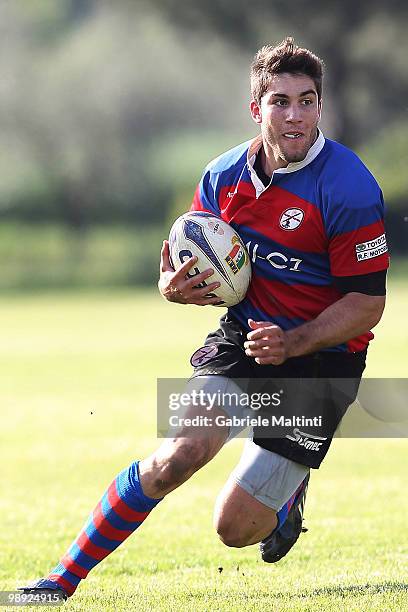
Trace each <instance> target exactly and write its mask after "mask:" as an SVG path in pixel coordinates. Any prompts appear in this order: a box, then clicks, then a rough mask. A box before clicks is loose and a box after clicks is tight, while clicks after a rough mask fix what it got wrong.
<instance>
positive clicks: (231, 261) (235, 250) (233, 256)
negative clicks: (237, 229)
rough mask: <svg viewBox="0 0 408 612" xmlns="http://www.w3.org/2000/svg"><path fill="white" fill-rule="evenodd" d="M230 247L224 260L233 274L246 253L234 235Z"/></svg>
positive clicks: (241, 263)
mask: <svg viewBox="0 0 408 612" xmlns="http://www.w3.org/2000/svg"><path fill="white" fill-rule="evenodd" d="M231 242H232V249H231V251H230V252H229V253H228V255H227V256H226V258H225V261H226V262H227V264H228V265H229V267H230V268H231V270H232V272H233V273H234V274H237V273H238V272H239V271H240V269H241V268H242V266H243V265H244V264H245V261H246V257H247V256H246V253H245V249H244V248H243V246H242V244H241V243H240V241H239V240H238V238H237V237H236V236H234V237H233V238H232V241H231Z"/></svg>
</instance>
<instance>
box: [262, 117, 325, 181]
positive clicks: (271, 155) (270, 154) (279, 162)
mask: <svg viewBox="0 0 408 612" xmlns="http://www.w3.org/2000/svg"><path fill="white" fill-rule="evenodd" d="M318 136H319V130H318V128H316V133H315V137H314V139H313V142H312V144H311V145H310V147H309V149H308V151H307V153H308V152H309V151H310V149H311V147H312V146H313V145H314V143H315V142H316V140H317V138H318ZM307 153H306V155H307ZM260 154H261V162H262V168H263V171H264V172H265V174H266V175H267V176H272V174H273V173H274V171H275V170H277V169H278V168H286V167H287V166H288V165H289V163H291V162H288V161H286V159H283V158H282V157H280V156H279V154H278V151H276V152H275V151H274V150H273V148H271V147H269V146H268V144H267V143H266V142H265V140H264V139H263V142H262V147H261V150H260ZM305 157H306V156H305Z"/></svg>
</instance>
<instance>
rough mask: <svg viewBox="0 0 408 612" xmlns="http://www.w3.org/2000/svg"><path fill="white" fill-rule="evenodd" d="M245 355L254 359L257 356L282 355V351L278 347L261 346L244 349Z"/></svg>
mask: <svg viewBox="0 0 408 612" xmlns="http://www.w3.org/2000/svg"><path fill="white" fill-rule="evenodd" d="M245 355H246V356H247V357H253V358H254V359H256V358H257V357H261V358H262V359H263V358H264V357H283V355H284V351H283V350H282V349H280V348H274V349H272V348H261V349H256V350H251V349H246V351H245Z"/></svg>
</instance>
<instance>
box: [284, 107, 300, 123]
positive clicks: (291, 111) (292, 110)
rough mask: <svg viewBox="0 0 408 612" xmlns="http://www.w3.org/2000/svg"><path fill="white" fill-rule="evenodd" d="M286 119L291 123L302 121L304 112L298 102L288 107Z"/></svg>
mask: <svg viewBox="0 0 408 612" xmlns="http://www.w3.org/2000/svg"><path fill="white" fill-rule="evenodd" d="M286 121H289V122H290V123H299V122H300V121H302V112H301V109H300V108H299V107H298V105H297V104H291V105H290V106H288V107H287V113H286Z"/></svg>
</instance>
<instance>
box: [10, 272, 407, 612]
mask: <svg viewBox="0 0 408 612" xmlns="http://www.w3.org/2000/svg"><path fill="white" fill-rule="evenodd" d="M0 308H1V320H2V334H1V342H0V360H1V367H0V382H1V384H0V399H1V416H2V419H1V425H2V426H1V433H0V436H1V441H0V465H1V474H2V478H1V496H0V509H1V512H0V521H1V523H0V527H1V528H0V538H1V543H0V588H1V589H3V590H11V589H14V588H15V586H16V584H18V583H21V582H24V581H27V579H33V578H36V577H39V576H41V575H43V574H44V573H46V572H47V571H48V570H49V569H51V567H52V566H53V565H54V564H55V563H56V562H57V560H58V559H59V557H60V556H61V554H62V553H63V552H64V551H65V549H66V547H67V546H68V545H69V544H70V542H71V540H72V539H73V538H74V537H75V536H76V535H77V532H78V531H79V529H80V527H81V526H82V524H83V522H84V520H85V518H86V517H87V515H88V513H89V511H90V510H91V509H92V508H93V506H94V505H95V503H96V502H97V500H98V499H99V497H100V495H101V493H102V492H103V490H104V489H105V488H106V486H107V485H108V484H109V482H110V481H111V480H112V478H113V477H114V476H115V475H116V473H117V472H118V471H119V470H121V469H122V468H123V467H125V466H126V465H128V464H129V463H130V462H131V461H132V460H134V459H136V458H142V457H143V456H145V455H146V453H148V452H151V451H153V450H154V448H155V447H156V445H157V440H156V439H155V428H156V405H155V389H156V378H157V377H160V376H162V377H170V376H179V377H184V376H187V375H188V374H189V365H188V358H189V356H190V354H191V353H192V352H193V350H195V348H197V347H198V346H200V345H201V343H202V339H203V338H204V337H205V334H206V331H207V330H208V329H209V328H211V327H214V326H215V325H216V322H217V317H218V315H219V314H220V313H219V311H218V310H216V309H211V308H206V309H200V308H195V307H182V306H175V305H167V304H166V303H165V302H164V301H162V300H161V299H160V298H159V297H158V295H156V294H154V293H140V292H137V291H134V292H132V291H116V292H112V293H109V292H108V291H106V292H102V291H99V292H92V293H91V292H82V293H78V292H76V293H73V292H72V293H70V292H65V293H46V294H39V295H34V294H30V295H15V296H13V295H8V296H6V297H3V298H2V300H1V307H0ZM407 311H408V288H407V287H406V286H404V285H403V283H402V281H395V282H394V283H392V284H391V287H390V298H389V305H388V308H387V311H386V315H385V317H384V319H383V322H382V323H381V325H380V327H379V328H378V333H377V334H376V336H377V337H376V340H375V341H374V343H373V346H372V350H371V354H370V359H369V366H368V369H367V371H366V374H367V376H387V377H391V376H394V377H396V376H399V377H404V376H407V369H408V368H407V346H408V334H407V330H406V327H405V326H404V325H403V321H404V320H405V316H406V313H407ZM241 446H242V440H238V441H234V442H232V443H231V444H229V445H228V446H227V447H226V448H224V449H223V451H222V452H221V453H220V454H219V455H218V456H217V457H216V459H215V460H214V461H213V462H212V463H211V464H210V465H208V466H206V467H205V468H204V469H203V470H202V471H201V472H200V473H198V474H196V475H195V477H193V478H192V479H191V481H189V482H188V483H186V484H185V485H183V486H182V487H181V488H180V489H179V490H177V491H176V492H174V493H173V494H172V495H171V496H169V497H168V498H167V499H166V500H165V501H164V502H163V503H162V504H160V505H159V506H158V508H157V509H155V510H154V512H153V513H152V516H151V517H150V518H149V520H148V521H146V523H145V524H144V525H143V527H142V528H141V529H140V530H139V531H138V532H137V533H136V534H135V535H134V536H133V537H131V538H130V539H129V540H128V541H127V542H126V543H125V544H124V545H123V546H122V547H121V548H119V549H118V551H116V552H115V553H114V554H113V555H112V556H111V557H110V558H108V559H107V560H105V561H104V562H103V563H102V564H101V565H99V566H98V568H97V569H96V570H94V571H93V572H92V573H91V574H90V576H89V578H88V579H87V580H86V581H84V582H83V583H82V584H81V586H80V587H79V589H78V591H77V593H76V595H75V596H74V597H73V598H72V599H71V600H70V602H69V603H67V604H66V605H65V607H64V610H67V611H73V610H78V611H79V610H80V611H95V612H96V611H97V612H100V611H105V610H106V611H115V612H119V611H126V612H128V611H131V610H146V611H149V612H151V611H152V610H153V611H156V610H163V611H164V610H165V611H169V610H194V611H195V612H196V611H199V610H228V611H230V610H242V609H245V610H246V611H249V610H262V611H271V610H273V611H275V610H284V611H285V612H286V611H289V610H302V611H304V610H310V611H312V610H313V611H314V612H315V611H316V610H324V611H334V610H335V611H336V612H338V611H339V610H347V611H351V610H355V611H359V612H360V611H362V610H370V611H371V610H378V611H380V610H381V611H384V610H390V611H393V612H394V611H396V610H408V579H407V570H408V538H407V517H408V499H407V497H408V496H407V483H406V471H407V468H406V465H407V458H408V452H407V451H408V441H407V440H401V439H396V440H336V441H335V442H334V444H333V446H332V449H331V452H330V453H329V456H328V458H327V460H326V461H325V463H324V464H323V466H322V468H321V469H320V470H319V471H314V472H313V474H312V479H311V486H310V489H309V495H308V500H307V507H306V521H307V525H308V527H309V532H308V533H306V534H304V535H303V536H302V538H301V540H300V541H299V543H298V544H297V546H296V547H295V548H294V549H293V551H291V553H290V554H289V555H288V557H286V558H285V559H284V560H283V561H281V562H280V563H279V564H277V565H274V566H267V565H266V564H263V563H262V562H261V561H260V560H259V557H258V550H257V547H256V546H253V547H249V548H246V549H241V550H237V549H228V548H226V547H224V546H223V545H222V544H221V543H220V542H219V541H218V539H217V536H216V534H215V532H214V531H213V529H212V509H213V503H214V500H215V497H216V495H217V491H218V490H219V489H220V488H221V486H222V484H223V482H224V481H225V479H226V478H227V476H228V473H229V471H230V470H231V468H232V466H233V465H234V463H235V462H236V461H237V458H238V456H239V453H240V450H241ZM219 568H223V569H222V571H220V569H219Z"/></svg>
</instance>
